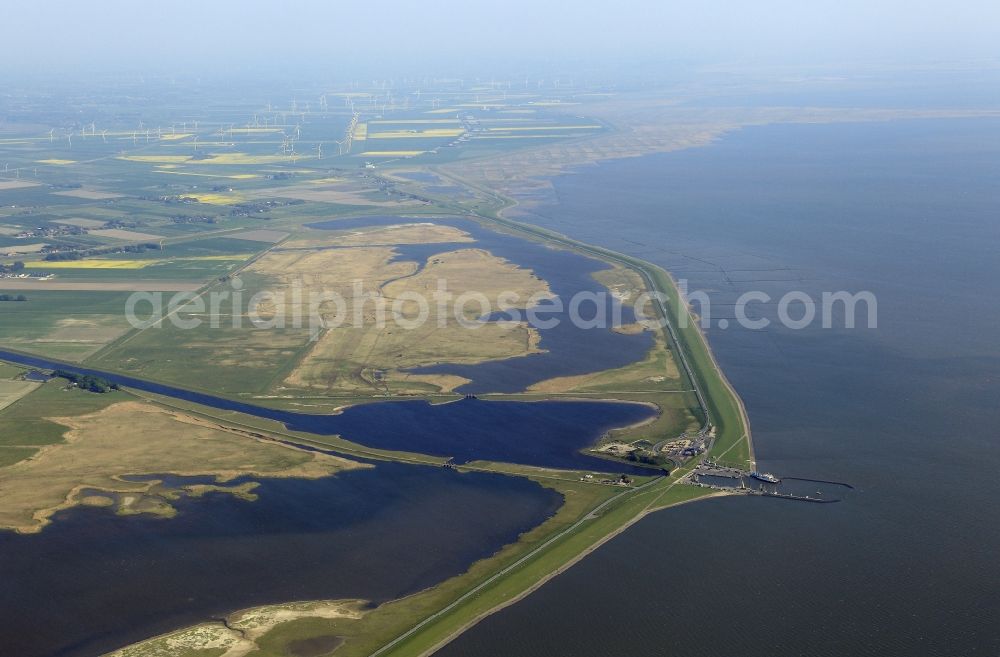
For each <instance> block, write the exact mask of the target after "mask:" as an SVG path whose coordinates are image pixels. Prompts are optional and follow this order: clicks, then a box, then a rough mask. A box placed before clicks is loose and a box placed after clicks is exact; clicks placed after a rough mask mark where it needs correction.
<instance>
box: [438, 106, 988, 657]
mask: <svg viewBox="0 0 1000 657" xmlns="http://www.w3.org/2000/svg"><path fill="white" fill-rule="evenodd" d="M998 189H1000V121H998V120H946V121H945V120H942V121H900V122H892V123H873V124H855V125H813V126H773V127H761V128H753V129H746V130H743V131H741V132H738V133H734V134H732V135H730V136H728V137H727V138H725V139H724V140H722V141H720V142H719V143H717V144H715V145H713V146H711V147H708V148H702V149H695V150H689V151H683V152H677V153H673V154H665V155H658V156H651V157H646V158H641V159H635V160H622V161H619V162H612V163H606V164H602V165H600V166H598V167H595V168H593V169H588V170H585V171H582V172H580V173H579V174H577V175H570V176H566V177H564V178H562V179H560V180H559V182H558V184H557V192H558V197H559V199H560V204H559V205H557V206H555V205H552V206H547V207H544V208H541V209H540V210H539V212H538V214H536V215H534V216H531V217H528V219H530V220H532V221H537V222H538V223H539V224H541V225H544V226H546V227H549V228H552V229H555V230H559V231H561V232H564V233H567V234H569V235H572V236H573V237H576V238H578V239H581V240H584V241H590V242H594V243H598V244H602V245H604V246H607V247H610V248H612V249H617V250H621V251H626V252H629V253H632V254H634V255H637V256H641V257H644V258H647V259H649V260H652V261H654V262H657V263H659V264H661V265H663V266H665V267H667V268H669V269H671V270H672V271H673V272H674V273H675V274H676V275H677V276H678V277H679V278H687V279H690V282H691V288H692V289H703V290H706V291H708V292H710V293H711V295H712V297H713V298H714V299H715V300H716V301H717V302H718V303H717V307H716V308H715V310H717V311H718V313H716V314H715V318H716V319H715V320H713V327H712V328H711V329H710V330H709V338H710V341H711V343H712V346H713V348H714V350H715V353H716V355H717V356H718V358H719V360H720V362H721V364H722V366H723V369H725V371H726V373H727V375H728V376H729V378H730V379H731V380H732V381H733V383H734V385H735V386H736V388H737V389H738V391H739V392H740V394H741V395H742V397H743V398H744V400H745V401H746V404H747V407H748V411H749V414H750V419H751V423H752V425H753V429H754V439H755V445H756V451H757V456H758V458H759V460H760V466H761V468H762V469H764V470H767V471H772V472H775V473H778V474H781V475H798V476H805V477H814V478H818V479H830V480H837V481H847V482H850V483H852V484H854V485H855V486H856V490H855V491H853V492H852V493H851V494H850V495H846V496H845V500H844V501H843V502H841V503H839V504H801V503H793V502H786V501H780V500H765V499H754V498H732V499H723V500H719V501H710V502H704V503H698V504H693V505H687V506H684V507H681V508H678V509H676V510H671V511H667V512H664V513H660V514H655V515H653V516H651V517H649V518H646V519H645V520H643V521H642V522H640V523H639V524H638V525H637V526H636V527H634V528H633V529H631V530H629V531H628V532H626V533H625V534H623V535H622V536H620V537H618V538H616V539H615V540H613V541H611V542H610V543H609V544H607V545H606V546H605V547H603V548H601V549H600V550H598V551H597V552H596V553H595V554H593V555H591V556H589V557H588V558H587V559H585V560H584V561H583V562H582V563H581V564H579V565H578V566H575V567H574V568H573V569H571V570H570V571H569V572H567V573H565V574H563V575H561V576H559V577H558V578H556V579H555V580H554V581H553V582H552V583H550V584H548V585H546V586H545V587H543V588H542V589H540V590H539V591H538V592H536V593H534V594H532V595H531V596H530V597H529V598H527V599H526V600H525V601H523V602H521V603H519V604H517V605H515V606H513V607H511V608H508V609H506V610H504V611H503V612H500V613H499V614H497V615H496V616H493V617H491V618H489V619H487V620H485V621H484V622H483V623H481V624H480V625H478V626H477V627H475V628H474V629H472V630H471V631H470V632H469V633H468V634H466V635H464V636H463V637H460V638H459V639H458V640H456V641H455V642H454V643H453V644H451V645H450V646H448V647H446V648H445V649H444V650H442V651H441V652H440V653H439V654H441V655H444V656H446V657H456V656H461V657H470V656H485V655H494V654H496V652H497V650H496V647H497V646H498V645H502V646H503V652H504V654H505V655H507V656H509V657H539V656H542V655H574V656H578V657H589V656H595V657H596V656H604V655H609V654H615V655H618V654H629V655H642V656H647V655H648V656H652V655H662V654H672V655H683V656H685V657H699V656H705V657H715V656H717V655H731V654H739V655H743V656H745V657H758V656H759V657H773V656H774V655H782V656H784V655H810V656H812V655H815V656H826V655H829V656H831V657H833V656H838V657H839V656H841V655H873V656H874V655H879V656H885V655H899V656H900V657H910V656H913V655H922V656H924V655H932V656H942V657H945V656H947V657H952V656H957V655H962V656H968V655H997V654H1000V625H998V623H997V618H1000V559H997V554H998V553H1000V523H997V521H996V519H997V518H998V517H1000V496H998V489H997V485H996V476H997V475H996V473H997V472H1000V440H998V437H997V432H998V430H997V427H998V426H1000V342H998V341H997V337H996V335H997V327H1000V304H997V299H1000V255H998V254H1000V195H998ZM756 289H760V290H763V291H766V292H767V293H769V294H771V295H772V296H773V297H774V298H778V297H780V296H781V295H782V294H784V293H785V292H787V291H789V290H793V289H801V290H804V291H806V292H808V293H810V294H817V293H819V292H821V291H823V290H830V291H833V290H839V289H846V290H859V289H869V290H872V291H873V292H875V293H876V294H877V296H878V302H879V327H878V328H877V329H873V330H868V329H865V330H831V329H823V328H821V327H818V326H813V327H810V328H807V329H804V330H790V329H787V328H783V327H780V326H773V325H772V326H771V327H770V328H768V329H767V330H765V331H751V330H746V329H740V328H738V327H736V328H734V327H733V325H730V327H729V328H728V329H725V330H723V329H721V328H719V327H718V325H717V323H716V321H717V319H719V318H723V317H728V318H732V317H733V307H732V303H733V301H734V300H735V299H736V298H737V297H738V296H739V295H740V294H741V293H742V292H744V291H748V290H756ZM727 303H728V304H729V305H728V306H727V305H726V304H727ZM753 313H754V314H755V315H756V316H760V317H769V318H772V319H774V318H775V314H776V312H775V304H774V303H771V304H758V305H757V306H756V307H755V309H754V311H753Z"/></svg>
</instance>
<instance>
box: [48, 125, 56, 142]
mask: <svg viewBox="0 0 1000 657" xmlns="http://www.w3.org/2000/svg"><path fill="white" fill-rule="evenodd" d="M55 131H56V129H55V128H52V129H51V130H49V143H50V144H51V143H52V140H53V137H52V134H53V133H54V132H55Z"/></svg>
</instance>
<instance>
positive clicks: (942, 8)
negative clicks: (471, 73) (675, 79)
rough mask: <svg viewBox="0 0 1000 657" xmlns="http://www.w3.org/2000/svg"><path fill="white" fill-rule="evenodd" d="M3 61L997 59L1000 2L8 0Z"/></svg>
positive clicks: (2, 13)
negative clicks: (164, 0)
mask: <svg viewBox="0 0 1000 657" xmlns="http://www.w3.org/2000/svg"><path fill="white" fill-rule="evenodd" d="M0 23H2V24H3V51H4V56H3V58H2V60H0V61H2V62H3V63H2V64H0V67H13V66H20V65H22V64H23V65H28V66H32V65H37V66H45V67H46V68H51V67H59V66H67V67H74V66H76V65H81V64H82V65H85V66H93V65H102V64H104V63H105V62H108V61H117V62H118V63H119V64H120V65H122V66H129V65H131V66H136V65H139V66H146V65H149V64H150V63H151V62H160V63H161V64H162V65H163V66H164V67H166V68H169V67H172V66H174V65H177V66H187V65H188V64H189V63H191V62H195V61H198V60H201V62H202V63H203V64H208V65H211V64H213V63H215V64H220V65H221V64H231V63H233V62H250V61H256V60H259V59H262V58H264V59H268V60H270V61H272V62H275V61H278V62H284V61H287V62H295V61H296V60H298V59H299V58H303V57H304V58H312V60H313V61H322V60H323V59H326V58H329V57H344V56H349V57H351V58H357V59H362V60H365V59H367V60H372V61H392V60H393V59H397V58H398V59H401V60H404V61H408V62H413V61H415V60H420V59H425V58H426V59H432V60H438V61H440V60H442V59H445V60H446V59H448V58H457V59H461V60H462V61H469V60H473V59H476V58H479V57H483V58H489V59H497V58H503V57H507V56H509V55H510V54H511V53H516V54H517V56H518V57H524V56H528V57H531V58H537V59H556V58H561V57H571V58H572V57H591V58H599V57H607V56H616V57H619V58H626V59H627V58H644V59H649V58H654V57H664V58H672V59H686V60H703V61H724V62H735V63H742V62H745V63H758V62H768V63H789V64H794V63H796V62H842V61H846V60H851V61H857V60H866V59H869V60H870V59H878V60H896V61H902V62H907V61H914V62H915V61H927V60H935V59H964V58H972V57H991V58H992V57H998V56H1000V46H998V44H1000V1H998V0H953V1H951V2H947V1H930V0H835V1H829V0H728V1H721V0H688V1H685V2H676V1H673V0H665V1H660V2H657V1H652V0H601V1H600V2H595V1H593V0H576V1H572V0H569V1H562V2H546V1H545V0H491V1H489V2H483V1H480V0H463V1H458V0H375V1H374V2H359V1H357V0H354V1H352V2H341V1H337V0H329V1H326V2H319V1H306V0H267V1H260V0H198V1H191V0H174V1H171V2H146V1H144V0H128V1H126V0H92V1H83V0H64V1H47V0H25V1H23V2H14V1H13V0H8V1H6V2H4V3H3V7H2V9H0Z"/></svg>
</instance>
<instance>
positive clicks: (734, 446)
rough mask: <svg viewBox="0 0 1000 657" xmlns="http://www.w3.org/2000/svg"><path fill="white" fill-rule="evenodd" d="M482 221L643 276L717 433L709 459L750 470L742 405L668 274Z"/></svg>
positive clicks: (545, 234) (544, 233) (536, 232)
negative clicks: (658, 297)
mask: <svg viewBox="0 0 1000 657" xmlns="http://www.w3.org/2000/svg"><path fill="white" fill-rule="evenodd" d="M482 218H483V219H486V220H488V221H492V222H495V223H497V224H500V225H502V226H506V227H508V228H511V229H513V230H516V231H519V232H521V233H526V234H528V235H532V236H534V237H535V238H537V239H541V240H543V241H548V242H552V243H555V244H558V245H560V246H563V247H566V248H569V249H572V250H575V251H579V252H582V253H584V254H586V255H590V256H593V257H596V258H598V259H600V260H605V261H608V262H613V263H617V264H620V265H624V266H626V267H630V268H631V269H634V270H635V271H637V272H638V273H639V274H640V275H641V276H642V277H643V279H644V280H645V281H646V284H647V286H648V287H649V288H650V289H651V290H653V291H657V292H660V293H662V294H663V295H665V297H666V299H667V303H666V305H665V306H660V307H658V308H657V312H658V313H662V312H665V313H666V317H665V319H666V321H667V323H668V325H669V328H668V330H667V331H665V333H666V334H667V338H668V340H669V343H670V347H671V349H672V350H673V351H674V353H675V355H676V356H677V360H678V361H679V362H678V365H679V366H680V369H681V373H682V376H685V377H686V378H688V379H689V380H691V383H692V385H693V387H694V388H695V389H697V390H698V391H700V393H701V395H700V397H701V400H702V405H703V407H704V408H705V409H706V410H707V411H708V414H709V418H710V424H711V426H712V427H713V428H714V429H715V441H714V442H713V444H712V448H711V451H710V453H709V456H710V457H712V458H717V459H721V460H724V461H725V462H727V463H732V464H738V465H741V466H743V467H746V466H750V467H754V465H755V460H754V456H753V445H752V442H751V435H750V427H749V422H748V420H747V417H746V411H745V410H744V408H743V403H742V401H740V398H739V396H738V395H737V394H736V391H735V390H733V388H732V386H731V385H730V383H729V381H727V380H726V378H725V375H724V374H723V373H722V370H721V369H720V368H719V366H718V364H717V363H716V361H715V357H714V356H713V355H712V352H711V350H710V348H709V346H708V341H707V340H706V338H705V334H704V333H702V331H701V329H700V327H699V326H698V323H697V320H696V319H695V318H694V317H693V316H692V314H691V312H690V309H689V308H688V307H687V305H686V304H684V303H682V302H681V299H680V292H679V291H678V290H677V285H676V283H675V282H674V279H673V278H672V277H671V276H670V274H668V273H667V272H666V271H665V270H664V269H662V268H660V267H657V266H656V265H654V264H652V263H649V262H646V261H645V260H640V259H639V258H633V257H632V256H628V255H624V254H621V253H617V252H615V251H611V250H608V249H605V248H602V247H598V246H592V245H590V244H584V243H583V242H578V241H576V240H574V239H572V238H569V237H566V236H565V235H562V234H560V233H556V232H553V231H550V230H547V229H544V228H539V227H537V226H532V225H530V224H524V223H521V222H517V221H512V220H510V219H505V218H503V217H501V216H499V214H494V215H491V216H484V217H482ZM657 306H659V304H657ZM702 419H703V420H704V419H705V418H704V417H703V418H702Z"/></svg>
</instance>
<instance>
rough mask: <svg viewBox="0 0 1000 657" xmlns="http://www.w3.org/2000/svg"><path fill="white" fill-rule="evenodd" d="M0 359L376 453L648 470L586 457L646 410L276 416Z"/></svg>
mask: <svg viewBox="0 0 1000 657" xmlns="http://www.w3.org/2000/svg"><path fill="white" fill-rule="evenodd" d="M0 358H4V359H5V360H10V361H12V362H15V363H21V364H24V365H30V366H32V367H41V368H51V369H58V368H64V369H70V370H73V371H74V372H80V373H83V374H92V375H94V376H99V377H103V378H105V379H107V380H109V381H112V382H114V383H118V384H120V385H124V386H129V387H132V388H136V389H138V390H145V391H147V392H153V393H156V394H160V395H166V396H168V397H174V398H176V399H183V400H185V401H190V402H195V403H197V404H203V405H205V406H210V407H212V408H218V409H222V410H227V411H237V412H239V413H246V414H248V415H253V416H255V417H261V418H267V419H269V420H276V421H278V422H281V423H283V424H284V425H285V426H286V427H288V428H289V429H291V430H293V431H305V432H308V433H314V434H318V435H324V436H330V435H334V434H336V435H339V436H341V437H343V438H346V439H348V440H351V441H353V442H356V443H359V444H361V445H365V446H368V447H375V448H379V449H392V450H405V451H410V452H420V453H422V454H433V455H437V456H451V457H453V458H454V460H455V462H457V463H466V462H468V461H473V460H477V459H485V460H492V461H504V462H507V463H522V464H525V465H540V466H546V467H558V468H571V469H576V468H579V469H584V470H598V471H612V472H631V473H633V474H648V473H649V470H648V469H646V468H640V467H633V466H628V465H625V464H619V463H617V462H614V463H612V462H610V461H607V460H604V459H599V458H596V457H592V456H585V455H584V454H581V453H580V451H579V450H581V449H584V448H586V447H589V446H590V445H593V444H594V443H596V442H597V440H598V439H599V438H600V437H601V435H602V434H604V433H605V432H606V431H608V430H610V429H613V428H616V427H623V426H628V425H631V424H635V423H637V422H642V421H643V420H646V419H648V418H649V417H652V415H653V414H654V412H655V411H654V410H653V409H652V408H650V407H647V406H644V405H641V404H633V403H618V402H615V403H610V402H589V401H545V402H513V401H511V402H507V401H502V402H497V401H483V400H479V399H463V400H460V401H456V402H451V403H447V404H429V403H427V402H425V401H419V400H412V401H392V402H379V403H371V404H360V405H357V406H351V407H349V408H346V409H344V411H343V412H341V413H339V414H336V415H312V414H308V413H295V412H292V411H282V410H277V409H273V408H266V407H263V406H255V405H254V404H247V403H245V402H239V401H233V400H231V399H226V398H224V397H216V396H214V395H208V394H205V393H201V392H194V391H191V390H185V389H182V388H177V387H175V386H168V385H163V384H160V383H154V382H152V381H146V380H144V379H136V378H133V377H129V376H124V375H121V374H114V373H109V372H103V371H100V370H92V369H87V368H82V367H77V366H75V365H67V364H63V363H59V362H57V361H50V360H47V359H44V358H41V357H39V356H29V355H25V354H19V353H14V352H9V351H4V350H2V349H0Z"/></svg>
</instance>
